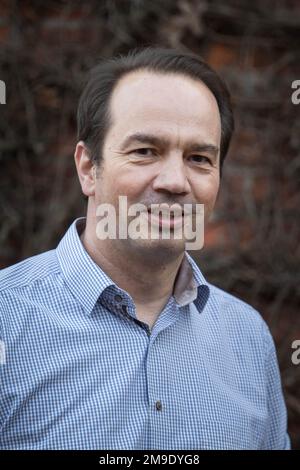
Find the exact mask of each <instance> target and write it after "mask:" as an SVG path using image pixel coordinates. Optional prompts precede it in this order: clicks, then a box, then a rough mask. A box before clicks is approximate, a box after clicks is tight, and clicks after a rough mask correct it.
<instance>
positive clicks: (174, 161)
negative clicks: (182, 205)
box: [153, 153, 191, 194]
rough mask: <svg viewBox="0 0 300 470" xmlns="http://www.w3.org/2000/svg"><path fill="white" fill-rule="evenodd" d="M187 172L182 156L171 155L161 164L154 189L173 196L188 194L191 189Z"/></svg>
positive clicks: (154, 182)
mask: <svg viewBox="0 0 300 470" xmlns="http://www.w3.org/2000/svg"><path fill="white" fill-rule="evenodd" d="M186 171H187V169H186V167H185V165H184V161H183V158H182V155H181V154H179V153H178V154H176V155H175V154H173V155H171V156H170V157H169V158H166V159H165V160H164V161H163V162H162V163H161V167H160V171H159V173H158V175H157V176H156V178H155V180H154V181H153V189H154V190H155V191H167V192H169V193H173V194H188V193H189V192H190V191H191V187H190V183H189V180H188V178H187V173H186Z"/></svg>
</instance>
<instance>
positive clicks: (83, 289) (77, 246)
mask: <svg viewBox="0 0 300 470" xmlns="http://www.w3.org/2000/svg"><path fill="white" fill-rule="evenodd" d="M85 222H86V217H79V218H78V219H76V220H74V222H73V223H72V224H71V226H70V227H69V229H68V230H67V232H66V233H65V235H64V237H63V238H62V239H61V241H60V242H59V244H58V246H57V248H56V255H57V259H58V262H59V264H60V268H61V271H62V274H63V276H64V279H65V282H66V283H67V285H68V287H69V289H70V290H71V292H72V294H73V295H74V297H75V298H76V299H77V300H78V301H79V303H80V304H81V305H82V307H83V308H84V310H85V312H86V313H87V314H91V312H92V310H93V308H94V306H95V304H96V302H97V300H98V299H99V297H100V296H101V294H102V292H103V291H104V290H105V289H106V288H107V287H109V286H115V283H114V282H113V280H112V279H111V278H110V277H109V276H108V275H107V274H106V273H105V272H104V271H103V270H102V269H101V267H100V266H98V265H97V264H96V263H95V262H94V261H93V260H92V258H91V257H90V255H89V254H88V252H87V251H86V250H85V248H84V246H83V244H82V242H81V239H80V234H81V233H82V231H83V229H84V227H85ZM202 285H206V286H208V284H207V282H206V280H205V278H204V276H203V274H202V273H201V271H200V269H199V267H198V266H197V264H196V262H195V261H194V260H193V259H192V257H191V256H190V255H189V254H188V253H187V252H185V256H184V258H183V261H182V263H181V265H180V268H179V271H178V274H177V276H176V279H175V284H174V290H173V296H174V298H175V300H176V302H177V303H178V304H179V306H181V307H182V306H184V305H187V304H189V303H190V302H193V301H194V300H195V299H197V297H198V287H199V286H202Z"/></svg>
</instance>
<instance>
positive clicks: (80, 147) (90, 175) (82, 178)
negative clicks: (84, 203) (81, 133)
mask: <svg viewBox="0 0 300 470" xmlns="http://www.w3.org/2000/svg"><path fill="white" fill-rule="evenodd" d="M74 159H75V165H76V170H77V174H78V178H79V182H80V185H81V189H82V192H83V194H84V195H85V196H94V195H95V180H96V173H95V165H94V164H93V163H92V161H91V158H90V152H89V150H88V148H87V147H86V145H85V143H84V142H83V141H82V140H80V141H79V142H78V143H77V145H76V149H75V153H74Z"/></svg>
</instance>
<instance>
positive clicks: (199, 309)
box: [0, 48, 289, 449]
mask: <svg viewBox="0 0 300 470" xmlns="http://www.w3.org/2000/svg"><path fill="white" fill-rule="evenodd" d="M232 130H233V117H232V111H231V108H230V100H229V94H228V92H227V89H226V87H225V85H224V84H223V82H222V81H221V79H220V78H219V77H218V76H217V74H216V73H215V72H214V71H212V70H211V69H210V68H209V67H208V66H207V65H206V64H205V63H204V62H203V61H202V60H200V59H199V58H197V57H196V56H194V55H191V54H185V53H180V52H177V51H174V50H169V49H160V48H146V49H141V50H136V51H133V52H132V53H130V54H128V56H125V57H122V56H121V57H118V58H115V59H112V60H109V61H104V62H102V63H101V64H100V65H98V66H96V67H95V68H94V69H93V70H92V72H91V76H90V79H89V81H88V83H87V85H86V87H85V89H84V91H83V94H82V96H81V99H80V103H79V108H78V143H77V146H76V150H75V162H76V168H77V172H78V176H79V180H80V184H81V188H82V191H83V194H84V195H85V196H87V198H88V208H87V216H86V218H80V219H77V220H75V221H74V223H73V224H72V225H71V227H70V228H69V230H68V231H67V233H66V234H65V236H64V237H63V238H62V240H61V242H60V243H59V245H58V247H57V249H56V250H52V251H49V252H47V253H43V254H40V255H38V256H34V257H32V258H30V259H27V260H25V261H23V262H21V263H18V264H16V265H15V266H12V267H9V268H6V269H4V270H3V271H2V272H1V277H0V281H1V291H0V312H1V324H2V327H1V328H2V329H1V339H2V342H3V343H2V344H3V345H4V346H5V354H6V360H5V363H3V364H2V366H1V392H0V393H1V396H0V399H1V401H0V429H1V430H0V443H1V448H3V449H285V448H286V449H287V448H289V438H288V435H287V433H286V409H285V404H284V400H283V396H282V390H281V383H280V376H279V370H278V365H277V359H276V353H275V348H274V343H273V340H272V337H271V335H270V332H269V330H268V328H267V326H266V324H265V323H264V321H263V320H262V318H261V316H260V315H259V313H257V312H256V311H255V310H254V309H253V308H252V307H250V306H249V305H247V304H246V303H244V302H242V301H241V300H239V299H237V298H235V297H233V296H231V295H229V294H227V293H225V292H223V291H222V290H220V289H218V288H217V287H215V286H213V285H211V284H209V283H208V282H207V281H206V280H205V278H204V277H203V275H202V273H201V271H200V269H199V268H198V267H197V265H196V264H195V262H194V261H193V260H192V258H191V257H190V255H188V254H187V252H186V250H185V247H186V241H187V240H186V238H185V236H184V235H182V236H181V238H180V237H179V238H176V239H175V236H171V235H174V234H175V232H176V227H177V228H178V226H179V225H180V226H181V228H182V226H185V223H186V221H185V214H184V213H183V208H184V206H185V204H187V205H190V206H191V207H192V208H193V210H192V212H191V213H190V214H188V215H187V218H188V217H190V218H192V219H193V220H195V214H196V212H195V210H194V208H195V207H197V205H204V221H207V220H208V218H209V215H210V214H211V212H212V210H213V207H214V205H215V201H216V198H217V194H218V189H219V183H220V175H221V168H222V164H223V161H224V158H225V155H226V152H227V149H228V146H229V142H230V138H231V133H232ZM120 195H122V196H124V197H125V196H126V201H127V203H128V206H129V207H132V206H133V205H134V204H141V205H142V206H143V207H145V208H146V209H145V211H144V212H142V214H143V217H144V218H142V220H143V221H144V223H141V224H140V225H141V227H142V228H141V232H142V233H144V234H145V229H146V228H149V226H152V224H153V225H155V226H156V233H158V237H156V238H155V237H152V236H148V237H147V236H141V237H135V236H127V237H121V236H117V237H114V236H107V237H105V236H104V230H103V227H102V228H101V227H100V229H99V223H100V221H101V220H102V219H103V218H102V217H99V214H102V216H103V212H101V211H102V208H103V205H106V206H105V207H107V205H110V206H112V207H114V208H115V209H116V215H117V216H119V215H120V212H121V209H120V206H119V196H120ZM155 204H156V205H157V204H158V205H162V206H164V207H166V206H167V207H169V208H170V206H171V205H173V204H175V206H176V207H177V208H178V207H179V208H180V214H179V215H178V214H177V215H176V217H175V216H173V217H169V218H166V217H165V216H164V214H163V213H162V212H161V213H160V214H158V213H156V214H152V213H151V208H152V205H155ZM99 208H100V211H99ZM121 215H122V216H123V215H124V214H121ZM117 220H120V219H119V218H118V217H117ZM122 220H123V219H122ZM132 220H135V217H134V216H132V214H131V215H130V214H129V212H128V218H127V219H126V223H127V227H128V226H129V222H131V221H132ZM178 220H179V222H180V223H179V224H178ZM119 224H120V223H119ZM123 228H124V227H123ZM164 228H168V229H169V234H170V236H169V237H167V238H163V236H162V233H163V231H164V230H163V229H164ZM198 228H199V230H200V227H198ZM143 231H144V232H143ZM112 232H113V233H114V230H112Z"/></svg>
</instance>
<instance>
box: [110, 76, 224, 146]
mask: <svg viewBox="0 0 300 470" xmlns="http://www.w3.org/2000/svg"><path fill="white" fill-rule="evenodd" d="M110 111H111V117H112V123H113V127H115V128H118V130H120V132H125V133H126V132H127V131H130V130H131V131H135V130H136V129H137V128H141V127H142V129H143V130H145V129H146V128H148V127H149V129H150V128H151V129H153V126H154V127H156V128H157V130H159V129H160V130H161V129H162V127H163V128H168V127H170V129H171V128H172V127H173V126H175V125H176V126H177V128H178V129H179V128H180V129H186V130H188V129H190V130H193V129H194V130H195V131H198V132H200V131H201V130H202V131H203V132H205V133H207V132H209V133H210V134H212V136H214V137H215V138H217V137H218V134H219V133H220V114H219V108H218V104H217V102H216V99H215V97H214V95H213V94H212V92H211V91H210V90H209V89H208V87H207V86H206V85H205V84H204V83H202V82H201V81H199V80H194V79H192V78H190V77H186V76H184V75H179V74H171V73H168V74H165V73H156V72H155V73H154V72H149V71H145V70H140V71H135V72H131V73H129V74H127V75H125V76H124V77H123V78H122V79H121V80H120V81H119V82H118V84H117V86H116V88H115V89H114V91H113V94H112V97H111V102H110ZM161 126H162V127H161ZM173 128H174V127H173Z"/></svg>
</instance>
